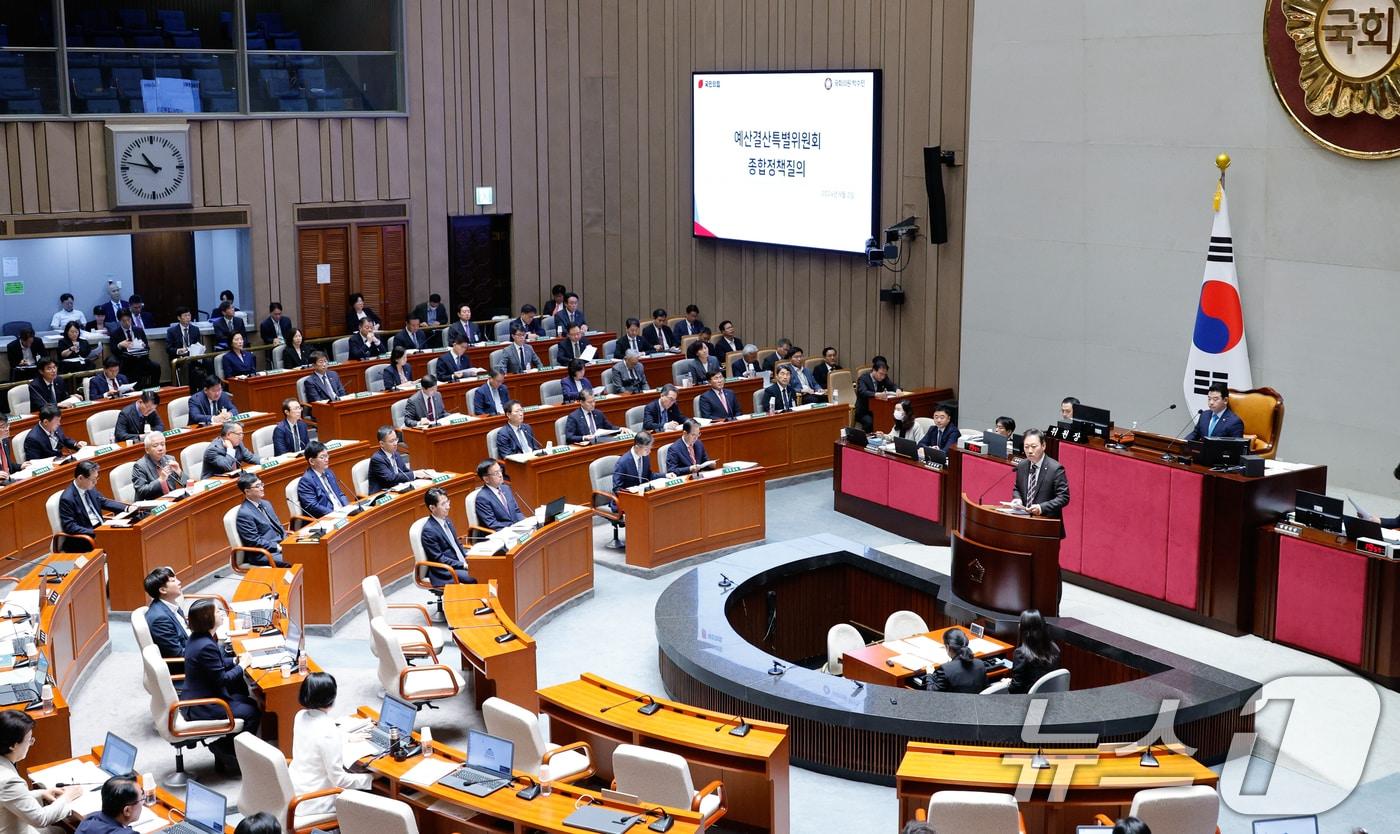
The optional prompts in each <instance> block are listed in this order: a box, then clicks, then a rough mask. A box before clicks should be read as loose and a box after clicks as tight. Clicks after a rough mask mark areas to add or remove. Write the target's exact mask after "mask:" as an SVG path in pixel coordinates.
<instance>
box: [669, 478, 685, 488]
mask: <svg viewBox="0 0 1400 834" xmlns="http://www.w3.org/2000/svg"><path fill="white" fill-rule="evenodd" d="M683 483H685V478H672V479H671V480H669V481H667V482H666V486H668V487H673V486H680V485H681V484H683Z"/></svg>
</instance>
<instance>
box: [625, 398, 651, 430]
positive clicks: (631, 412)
mask: <svg viewBox="0 0 1400 834" xmlns="http://www.w3.org/2000/svg"><path fill="white" fill-rule="evenodd" d="M646 410H647V407H646V406H645V405H634V406H632V407H631V408H629V409H627V411H626V412H624V413H623V415H622V421H623V422H624V423H626V424H627V428H628V429H629V430H630V431H632V432H634V433H635V432H639V431H641V430H642V426H643V425H644V424H645V422H646Z"/></svg>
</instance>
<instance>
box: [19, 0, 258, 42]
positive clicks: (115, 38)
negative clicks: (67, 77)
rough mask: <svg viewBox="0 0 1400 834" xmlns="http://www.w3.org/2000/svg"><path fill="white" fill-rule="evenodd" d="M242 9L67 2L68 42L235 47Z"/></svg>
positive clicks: (217, 1)
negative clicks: (234, 35)
mask: <svg viewBox="0 0 1400 834" xmlns="http://www.w3.org/2000/svg"><path fill="white" fill-rule="evenodd" d="M7 2H8V0H7ZM236 10H237V5H236V2H235V0H213V2H211V1H210V0H159V2H141V0H123V2H121V3H114V2H112V0H64V3H63V17H64V22H65V23H66V25H67V29H66V32H67V38H68V45H69V46H76V47H97V48H101V49H126V48H131V49H233V48H234V42H233V24H234V20H235V19H236V18H235V14H236Z"/></svg>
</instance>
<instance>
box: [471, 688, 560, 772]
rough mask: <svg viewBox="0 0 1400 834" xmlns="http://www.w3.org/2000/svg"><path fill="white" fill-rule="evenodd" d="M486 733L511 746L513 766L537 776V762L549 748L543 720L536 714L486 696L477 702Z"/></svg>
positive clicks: (538, 768) (540, 760)
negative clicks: (513, 758) (479, 704)
mask: <svg viewBox="0 0 1400 834" xmlns="http://www.w3.org/2000/svg"><path fill="white" fill-rule="evenodd" d="M481 717H482V718H483V719H484V720H485V721H486V732H488V733H490V734H491V735H493V736H496V737H497V738H503V739H505V740H506V741H509V742H510V743H511V744H513V745H515V769H516V770H520V771H523V772H525V773H528V774H530V775H531V776H539V775H540V764H541V762H542V760H543V759H544V754H545V753H547V752H548V751H549V739H548V738H546V736H545V727H544V722H543V720H542V719H541V718H540V716H538V715H535V714H534V713H533V712H530V711H529V710H527V709H525V708H524V707H522V706H519V705H517V704H512V703H511V702H510V701H507V700H505V699H504V698H494V697H493V698H487V699H486V700H485V701H484V702H483V703H482V704H481Z"/></svg>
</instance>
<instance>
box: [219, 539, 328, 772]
mask: <svg viewBox="0 0 1400 834" xmlns="http://www.w3.org/2000/svg"><path fill="white" fill-rule="evenodd" d="M269 587H271V588H273V589H274V590H275V591H276V593H277V601H276V603H277V605H276V608H275V609H274V615H273V625H275V626H277V628H278V629H280V630H281V632H282V633H283V634H286V633H287V627H288V625H289V624H290V622H291V620H292V618H293V617H297V618H301V617H303V616H304V613H303V610H302V609H303V605H302V600H301V595H302V570H301V565H292V566H291V567H289V568H275V567H261V568H252V569H250V570H249V571H248V573H247V574H245V575H244V576H243V578H242V579H241V580H240V581H239V583H238V587H237V588H236V589H235V590H234V592H233V601H234V602H243V601H247V600H252V599H257V598H258V597H261V596H264V595H265V594H267V592H268V588H269ZM302 625H303V626H304V625H305V623H304V622H303V623H302ZM256 636H257V635H253V634H247V635H242V636H240V637H235V638H233V650H234V651H235V652H236V653H238V654H240V655H242V654H243V642H244V641H245V640H248V639H251V638H254V637H256ZM306 670H307V672H308V673H310V672H320V671H323V670H322V669H321V667H320V666H319V665H318V664H317V663H316V661H315V660H313V659H312V658H311V655H309V654H307V655H306ZM245 674H246V675H247V676H248V680H250V681H252V683H253V686H255V687H257V689H258V690H259V691H261V692H262V694H263V708H264V709H263V724H262V728H261V729H260V731H259V732H261V733H264V734H267V733H272V734H275V735H276V738H277V747H278V748H279V749H280V750H281V751H282V753H283V754H285V755H287V756H290V755H292V726H293V721H294V719H295V718H296V714H297V712H298V711H299V710H300V709H301V704H300V702H299V701H298V695H300V693H301V682H302V681H303V680H305V679H306V675H304V674H302V673H301V671H300V670H299V669H298V667H297V665H296V664H293V665H292V668H291V674H290V675H288V676H287V677H283V676H282V669H281V667H280V666H279V667H274V668H271V669H255V668H253V667H251V666H250V667H248V669H247V670H246V671H245Z"/></svg>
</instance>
